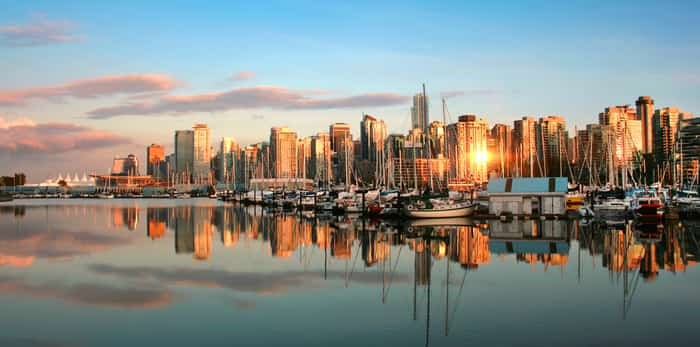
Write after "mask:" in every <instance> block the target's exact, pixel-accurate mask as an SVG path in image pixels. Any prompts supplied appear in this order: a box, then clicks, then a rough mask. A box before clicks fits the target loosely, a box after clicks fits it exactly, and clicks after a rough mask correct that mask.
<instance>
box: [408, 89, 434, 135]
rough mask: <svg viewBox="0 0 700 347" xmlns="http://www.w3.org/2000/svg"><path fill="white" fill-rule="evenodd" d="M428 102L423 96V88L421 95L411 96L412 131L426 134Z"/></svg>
mask: <svg viewBox="0 0 700 347" xmlns="http://www.w3.org/2000/svg"><path fill="white" fill-rule="evenodd" d="M429 102H430V100H429V99H428V96H427V95H425V86H423V93H420V94H416V95H414V96H413V106H412V107H411V126H412V127H413V129H416V128H417V129H420V130H421V131H423V133H424V134H427V133H428V125H429V124H430V117H429V115H428V103H429Z"/></svg>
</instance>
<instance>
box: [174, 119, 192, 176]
mask: <svg viewBox="0 0 700 347" xmlns="http://www.w3.org/2000/svg"><path fill="white" fill-rule="evenodd" d="M193 163H194V131H192V130H177V131H175V172H176V173H177V174H179V175H187V176H189V175H191V174H192V168H193V166H192V164H193Z"/></svg>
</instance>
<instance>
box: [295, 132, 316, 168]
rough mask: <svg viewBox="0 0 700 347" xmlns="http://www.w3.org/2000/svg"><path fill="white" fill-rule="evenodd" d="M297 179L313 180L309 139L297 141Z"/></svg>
mask: <svg viewBox="0 0 700 347" xmlns="http://www.w3.org/2000/svg"><path fill="white" fill-rule="evenodd" d="M297 177H299V178H313V174H312V172H311V137H308V136H307V137H304V138H300V139H298V140H297Z"/></svg>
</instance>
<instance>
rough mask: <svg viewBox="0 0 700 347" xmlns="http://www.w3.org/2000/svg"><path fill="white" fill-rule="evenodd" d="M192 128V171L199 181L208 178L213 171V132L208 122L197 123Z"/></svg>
mask: <svg viewBox="0 0 700 347" xmlns="http://www.w3.org/2000/svg"><path fill="white" fill-rule="evenodd" d="M192 129H193V139H194V141H193V149H192V153H193V157H192V169H193V170H192V173H193V175H194V178H195V180H197V181H202V180H207V179H209V177H210V173H211V156H212V155H211V142H210V134H211V132H210V129H209V127H208V126H207V125H206V124H195V125H194V127H193V128H192Z"/></svg>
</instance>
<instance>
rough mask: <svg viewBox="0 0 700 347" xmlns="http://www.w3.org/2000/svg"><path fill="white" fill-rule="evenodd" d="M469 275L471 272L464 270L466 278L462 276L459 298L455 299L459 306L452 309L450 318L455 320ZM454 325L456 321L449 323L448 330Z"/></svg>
mask: <svg viewBox="0 0 700 347" xmlns="http://www.w3.org/2000/svg"><path fill="white" fill-rule="evenodd" d="M467 273H469V270H464V276H462V284H460V285H459V291H458V292H457V297H456V298H455V299H456V301H457V304H456V305H455V307H454V308H453V309H452V314H450V316H451V317H453V318H454V316H455V314H456V313H457V308H459V304H460V301H459V299H460V298H461V297H462V289H463V288H464V283H465V282H466V281H465V280H466V279H467ZM452 324H454V319H453V320H452V322H450V323H448V325H447V329H448V330H449V328H450V327H452Z"/></svg>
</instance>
